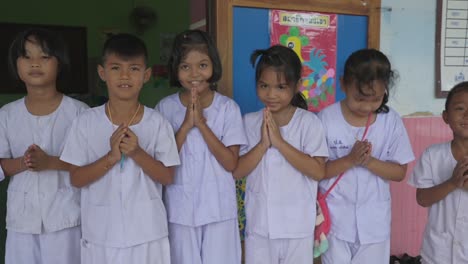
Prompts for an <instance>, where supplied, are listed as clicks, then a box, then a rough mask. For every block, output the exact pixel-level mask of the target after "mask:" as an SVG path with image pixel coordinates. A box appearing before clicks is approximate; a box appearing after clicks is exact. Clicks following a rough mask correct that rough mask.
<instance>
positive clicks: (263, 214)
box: [241, 108, 328, 239]
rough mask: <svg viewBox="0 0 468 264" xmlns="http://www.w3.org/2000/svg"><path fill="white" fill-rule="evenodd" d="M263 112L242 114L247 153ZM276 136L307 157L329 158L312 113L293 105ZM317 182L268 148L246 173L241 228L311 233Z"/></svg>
mask: <svg viewBox="0 0 468 264" xmlns="http://www.w3.org/2000/svg"><path fill="white" fill-rule="evenodd" d="M262 122H263V110H262V111H258V112H254V113H249V114H247V115H245V116H244V125H245V130H246V133H247V139H248V142H249V143H248V146H246V147H243V148H242V149H241V154H242V155H243V154H246V153H247V152H249V151H250V150H251V149H252V148H254V147H255V145H257V144H258V143H259V142H260V140H261V126H262ZM280 132H281V136H282V137H283V138H284V139H285V140H286V141H287V142H288V143H289V144H291V145H292V146H293V147H295V148H296V149H298V150H299V151H301V152H303V153H305V154H308V155H310V156H311V157H328V150H327V145H326V142H325V136H324V131H323V128H322V124H321V123H320V120H319V119H318V118H317V116H316V115H315V114H314V113H312V112H308V111H306V110H303V109H300V108H297V109H296V111H295V113H294V115H293V117H292V118H291V120H290V121H289V123H288V124H287V125H285V126H282V127H280ZM316 199H317V182H316V181H315V180H313V179H311V178H309V177H307V176H306V175H304V174H302V173H301V172H300V171H298V170H297V169H296V168H294V167H293V166H291V164H290V163H289V162H288V161H287V160H286V158H285V157H284V156H283V155H282V154H281V153H280V152H279V151H278V149H276V148H274V147H271V148H269V149H268V150H267V152H266V153H265V154H264V156H263V157H262V159H261V161H260V162H259V164H258V165H257V167H256V168H255V169H254V170H253V171H252V172H251V173H250V174H249V175H248V177H247V186H246V192H245V211H246V222H247V226H246V231H247V232H248V233H256V234H258V235H261V236H264V237H268V238H270V239H276V238H304V237H310V236H313V234H314V228H315V217H316V212H315V208H316Z"/></svg>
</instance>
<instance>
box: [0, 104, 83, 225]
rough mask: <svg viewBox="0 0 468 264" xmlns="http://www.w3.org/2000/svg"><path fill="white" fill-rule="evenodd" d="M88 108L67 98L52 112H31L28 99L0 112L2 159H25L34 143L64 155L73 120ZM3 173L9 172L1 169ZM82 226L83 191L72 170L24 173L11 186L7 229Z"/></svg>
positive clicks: (15, 178)
mask: <svg viewBox="0 0 468 264" xmlns="http://www.w3.org/2000/svg"><path fill="white" fill-rule="evenodd" d="M87 108H88V106H87V105H86V104H84V103H82V102H80V101H77V100H75V99H72V98H70V97H67V96H65V95H64V96H63V98H62V101H61V102H60V105H59V106H58V107H57V109H56V110H55V111H54V112H52V113H51V114H48V115H45V116H35V115H32V114H31V113H29V111H28V109H27V108H26V105H25V101H24V98H22V99H19V100H16V101H14V102H11V103H9V104H7V105H5V106H3V107H2V108H1V109H0V158H4V159H11V158H18V157H21V156H23V155H24V153H25V151H26V150H27V148H28V147H29V146H31V145H32V144H36V145H38V146H39V147H40V148H41V149H42V150H44V151H45V152H46V153H47V154H48V155H51V156H60V153H61V151H62V149H63V147H64V140H65V137H66V135H67V132H68V130H69V128H70V126H71V123H72V121H73V119H74V118H75V117H76V116H78V115H79V114H80V112H82V111H83V110H85V109H87ZM0 174H2V175H3V170H0ZM79 224H80V193H79V190H78V189H76V188H74V187H72V186H71V184H70V176H69V173H68V171H57V170H44V171H38V172H35V171H29V170H26V171H23V172H21V173H18V174H16V175H14V176H12V177H10V182H9V185H8V199H7V217H6V228H7V229H8V230H11V231H15V232H21V233H28V234H42V233H48V232H54V231H58V230H62V229H65V228H69V227H74V226H78V225H79Z"/></svg>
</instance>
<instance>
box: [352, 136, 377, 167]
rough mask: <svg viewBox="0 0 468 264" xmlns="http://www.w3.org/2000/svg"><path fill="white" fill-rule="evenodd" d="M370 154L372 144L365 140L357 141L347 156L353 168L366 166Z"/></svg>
mask: <svg viewBox="0 0 468 264" xmlns="http://www.w3.org/2000/svg"><path fill="white" fill-rule="evenodd" d="M371 154H372V144H371V143H370V142H369V141H367V139H366V140H363V141H360V140H357V141H356V142H355V143H354V146H353V148H352V149H351V152H350V153H349V154H348V158H349V159H350V160H351V162H352V163H353V164H354V166H366V165H367V163H368V162H369V160H370V158H371Z"/></svg>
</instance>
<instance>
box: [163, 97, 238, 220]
mask: <svg viewBox="0 0 468 264" xmlns="http://www.w3.org/2000/svg"><path fill="white" fill-rule="evenodd" d="M156 109H157V110H158V111H159V112H161V114H162V115H163V116H164V117H166V118H167V119H168V120H169V122H170V123H171V125H172V127H173V128H174V131H178V130H179V128H180V126H181V125H182V122H183V121H184V118H185V112H186V107H185V106H184V105H183V104H182V102H181V101H180V97H179V94H178V93H177V94H173V95H170V96H168V97H166V98H164V99H163V100H161V102H159V104H158V105H157V106H156ZM203 115H204V117H205V118H206V120H207V125H208V126H209V127H210V129H211V130H212V131H213V133H214V134H215V135H216V137H217V138H218V139H219V140H220V141H221V142H222V143H223V144H224V145H225V146H226V147H229V146H233V145H244V144H246V143H247V140H246V138H245V131H244V126H243V124H242V116H241V113H240V109H239V106H238V105H237V104H236V102H234V100H232V99H231V98H229V97H226V96H224V95H221V94H219V93H217V92H215V94H214V98H213V102H212V103H211V105H210V106H209V107H207V108H205V109H203ZM179 154H180V159H181V161H182V164H181V165H180V166H179V167H177V168H176V170H175V178H174V183H173V184H172V185H169V186H167V187H166V192H165V203H166V207H167V210H168V216H169V222H171V223H176V224H181V225H186V226H192V227H195V226H201V225H205V224H209V223H214V222H220V221H225V220H229V219H235V218H237V198H236V186H235V180H234V178H233V176H232V173H231V172H228V171H226V170H225V169H224V168H223V167H222V165H221V164H220V163H219V162H218V161H217V160H216V158H215V156H214V155H213V154H211V151H210V150H209V149H208V146H207V144H206V142H205V140H204V139H203V137H202V135H201V133H200V131H199V130H198V129H197V128H192V129H191V130H190V132H189V133H188V134H187V139H186V140H185V143H184V144H183V145H182V148H181V150H180V153H179Z"/></svg>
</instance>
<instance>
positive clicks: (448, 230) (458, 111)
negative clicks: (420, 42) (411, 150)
mask: <svg viewBox="0 0 468 264" xmlns="http://www.w3.org/2000/svg"><path fill="white" fill-rule="evenodd" d="M442 117H443V118H444V121H445V123H447V124H448V125H449V126H450V129H452V131H453V140H451V141H448V142H444V143H439V144H434V145H432V146H430V147H429V148H427V149H426V150H425V151H424V153H423V154H422V156H421V158H420V159H419V161H418V163H417V164H416V166H415V167H414V170H413V173H412V174H411V177H410V179H409V180H408V183H409V184H410V185H412V186H414V187H416V188H418V189H417V192H416V199H417V201H418V204H419V205H421V206H423V207H428V208H429V218H428V222H427V225H426V229H425V231H424V237H423V243H422V248H421V257H422V263H427V264H429V263H430V264H438V263H447V264H458V263H468V208H467V207H466V204H467V203H468V192H467V189H468V181H467V180H468V175H467V171H468V118H467V117H468V82H462V83H459V84H457V85H456V86H455V87H454V88H453V89H452V90H451V91H450V92H449V94H448V96H447V101H446V103H445V110H444V112H443V114H442Z"/></svg>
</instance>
